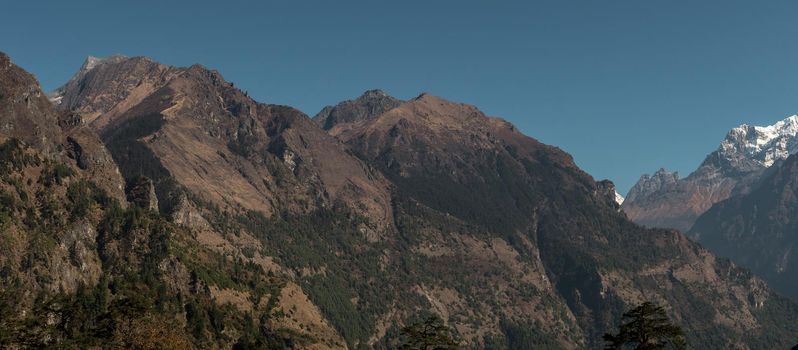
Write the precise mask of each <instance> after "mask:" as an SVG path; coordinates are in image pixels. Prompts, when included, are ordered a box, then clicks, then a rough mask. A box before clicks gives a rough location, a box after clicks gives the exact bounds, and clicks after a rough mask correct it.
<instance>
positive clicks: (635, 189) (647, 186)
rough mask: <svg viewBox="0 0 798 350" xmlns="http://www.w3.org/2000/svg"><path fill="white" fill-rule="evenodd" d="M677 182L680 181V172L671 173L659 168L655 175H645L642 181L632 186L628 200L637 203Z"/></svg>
mask: <svg viewBox="0 0 798 350" xmlns="http://www.w3.org/2000/svg"><path fill="white" fill-rule="evenodd" d="M677 181H679V172H678V171H673V172H671V171H668V170H666V169H665V168H659V170H657V171H656V172H654V174H653V175H649V174H643V175H642V176H640V180H638V181H637V183H636V184H634V186H632V188H631V189H630V190H629V193H628V194H627V195H626V200H627V201H635V200H637V199H639V198H645V197H647V196H649V195H651V194H653V193H656V192H658V191H660V190H662V189H663V188H666V187H669V186H671V185H673V184H675V183H676V182H677Z"/></svg>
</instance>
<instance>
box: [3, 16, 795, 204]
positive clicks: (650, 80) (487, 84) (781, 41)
mask: <svg viewBox="0 0 798 350" xmlns="http://www.w3.org/2000/svg"><path fill="white" fill-rule="evenodd" d="M120 3H122V2H121V1H119V2H117V1H28V0H25V1H4V2H3V3H2V4H0V50H2V51H5V52H7V53H8V54H10V55H11V56H12V59H13V60H14V61H15V62H16V63H18V64H19V65H21V66H23V67H24V68H26V69H28V70H30V71H31V72H33V73H34V74H36V76H37V77H38V78H39V79H40V81H41V83H42V85H43V86H44V88H45V89H47V90H50V89H53V88H55V87H57V86H58V85H60V84H62V83H63V82H65V81H66V80H67V79H68V78H69V77H70V76H71V74H72V73H73V72H74V71H75V70H76V69H77V68H78V67H79V66H80V64H81V63H82V62H83V60H84V58H85V57H86V56H87V55H98V56H104V55H110V54H115V53H122V54H126V55H143V56H150V57H152V58H154V59H155V60H158V61H160V62H163V63H167V64H172V65H181V66H185V65H190V64H192V63H201V64H203V65H205V66H208V67H212V68H216V69H218V70H219V71H220V72H221V73H222V74H223V75H224V76H225V77H226V78H227V79H228V80H230V81H233V82H235V83H236V86H239V87H241V88H242V89H245V90H248V92H249V93H250V95H251V96H254V97H255V98H256V99H258V100H260V101H262V102H269V103H280V104H288V105H292V106H295V107H297V108H299V109H301V110H302V111H304V112H306V113H308V114H310V115H313V114H315V113H316V112H317V111H318V110H319V109H320V108H321V107H322V106H324V105H327V104H334V103H336V102H338V101H340V100H343V99H348V98H353V97H356V96H357V95H359V94H360V93H361V92H362V91H364V90H366V89H371V88H382V89H384V90H386V91H387V92H388V93H390V94H392V95H394V96H396V97H399V98H411V97H414V96H416V95H418V94H419V93H420V92H423V91H427V92H430V93H432V94H434V95H439V96H442V97H445V98H448V99H451V100H455V101H460V102H467V103H471V104H474V105H476V106H478V107H479V108H481V109H482V110H483V111H485V112H486V113H487V114H489V115H495V116H501V117H504V118H506V119H509V120H510V121H512V122H513V123H515V124H516V125H517V126H518V127H519V128H520V129H521V130H523V131H524V132H525V133H526V134H528V135H530V136H533V137H535V138H537V139H539V140H541V141H543V142H546V143H549V144H554V145H557V146H559V147H561V148H563V149H564V150H566V151H568V152H570V153H571V154H573V156H574V157H575V159H576V161H577V163H578V164H579V165H580V166H581V167H583V168H584V169H585V170H587V171H588V172H590V173H591V174H592V175H593V176H595V177H596V178H597V179H603V178H609V179H611V180H613V181H615V182H616V184H617V185H618V187H619V189H620V190H621V192H622V193H625V192H626V190H628V188H629V187H630V186H631V185H632V184H633V183H634V182H635V181H636V180H637V178H638V177H639V176H640V174H641V173H644V172H649V173H650V172H653V171H654V170H656V169H657V168H659V167H661V166H665V167H667V168H669V169H675V170H679V171H680V172H681V173H682V174H684V175H686V174H687V173H689V172H690V171H692V170H693V169H695V168H696V166H697V165H698V164H699V163H700V162H701V161H702V160H703V158H704V156H705V155H706V154H707V153H709V152H710V151H712V150H713V149H714V148H715V147H717V145H718V143H719V142H720V140H721V139H722V138H723V136H724V135H725V133H726V131H727V130H728V129H729V128H731V127H733V126H736V125H738V124H741V123H744V122H745V123H751V124H762V123H771V122H773V121H776V120H778V119H781V118H783V117H785V116H787V115H788V114H794V113H798V96H797V95H796V83H797V82H798V25H797V24H796V20H795V18H796V15H798V2H794V1H792V2H788V1H729V0H724V1H639V0H638V1H568V0H559V1H546V2H537V1H517V2H509V1H505V2H501V3H500V1H479V2H477V1H463V0H459V1H445V0H426V1H330V0H325V1H299V0H297V1H273V2H270V1H251V2H244V1H224V2H221V1H220V2H218V3H216V2H215V3H210V2H207V1H182V2H181V1H135V2H133V1H129V2H125V4H120Z"/></svg>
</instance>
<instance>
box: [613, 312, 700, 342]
mask: <svg viewBox="0 0 798 350" xmlns="http://www.w3.org/2000/svg"><path fill="white" fill-rule="evenodd" d="M622 319H623V320H624V321H625V323H623V324H622V325H621V327H620V329H619V332H618V334H616V335H612V334H609V333H607V334H604V341H605V342H607V346H606V349H607V350H620V349H625V348H629V347H632V346H633V347H634V348H633V349H635V350H659V349H669V348H672V349H684V348H685V347H686V346H687V344H686V342H685V340H684V332H683V331H682V329H681V328H680V327H679V326H676V325H673V324H672V323H671V322H670V320H669V319H668V316H667V315H666V314H665V309H663V308H662V307H661V306H657V305H655V304H654V303H651V302H645V303H643V304H642V305H640V306H638V307H636V308H634V309H633V310H631V311H628V312H626V313H624V314H623V318H622ZM626 320H628V321H626Z"/></svg>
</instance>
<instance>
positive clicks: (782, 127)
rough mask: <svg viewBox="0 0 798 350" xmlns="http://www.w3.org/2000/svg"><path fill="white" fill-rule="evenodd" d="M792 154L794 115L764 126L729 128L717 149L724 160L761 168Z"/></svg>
mask: <svg viewBox="0 0 798 350" xmlns="http://www.w3.org/2000/svg"><path fill="white" fill-rule="evenodd" d="M796 151H798V115H792V116H789V117H787V118H785V119H783V120H780V121H778V122H776V123H774V124H772V125H767V126H753V125H748V124H743V125H740V126H738V127H736V128H733V129H731V130H730V131H729V133H728V134H727V135H726V138H725V139H724V140H723V141H722V142H721V144H720V147H718V153H719V154H720V155H722V156H723V157H725V158H728V159H732V158H739V157H743V158H749V159H751V160H754V161H756V162H757V163H759V164H761V165H762V166H764V167H770V166H771V165H773V163H775V162H777V161H781V160H784V159H787V157H788V156H789V155H790V154H793V153H796Z"/></svg>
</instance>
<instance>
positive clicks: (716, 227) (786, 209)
mask: <svg viewBox="0 0 798 350" xmlns="http://www.w3.org/2000/svg"><path fill="white" fill-rule="evenodd" d="M796 152H798V116H790V117H787V118H785V119H784V120H781V121H778V122H776V123H774V124H773V125H769V126H764V127H762V126H750V125H741V126H739V127H736V128H733V129H732V130H731V131H729V133H728V134H727V136H726V138H725V139H724V140H723V141H722V142H721V144H720V146H719V147H718V149H717V150H716V151H714V152H712V153H711V154H710V155H709V156H707V158H706V160H705V161H704V162H703V163H702V164H701V166H700V167H699V168H698V170H696V171H695V172H693V173H692V174H690V175H689V176H688V177H686V178H679V176H678V174H677V173H671V172H668V171H667V170H664V169H660V170H658V171H657V172H656V173H654V175H643V176H642V177H641V178H640V181H638V183H637V184H636V185H635V186H634V187H633V188H632V189H631V190H630V192H629V194H628V195H627V201H626V202H624V204H623V209H624V211H625V212H626V213H627V214H628V215H629V217H630V218H631V219H632V220H634V221H636V222H638V223H640V224H643V225H647V226H652V227H673V228H678V229H681V230H684V231H685V232H688V233H689V235H690V236H691V237H692V238H693V239H695V240H697V241H698V242H700V243H701V244H703V245H704V246H706V247H708V248H709V249H710V250H712V251H713V252H715V253H716V254H718V255H720V256H724V257H728V258H731V259H732V260H733V261H734V262H736V263H737V264H740V265H742V266H744V267H747V268H750V269H752V270H753V271H754V272H756V273H757V274H758V275H760V276H762V277H764V278H765V279H766V280H767V281H768V283H770V284H771V285H772V286H773V287H774V288H775V289H777V290H778V291H779V292H781V293H783V294H784V295H788V296H790V297H793V298H796V297H798V294H796V291H797V290H798V288H797V287H798V274H796V272H797V271H798V267H797V266H796V265H795V264H796V261H795V258H793V253H792V251H793V249H794V248H793V247H795V245H796V242H797V240H798V231H796V228H795V227H793V226H792V224H791V222H792V220H793V218H794V217H795V216H796V213H798V206H796V203H794V202H793V200H792V197H791V194H792V193H793V191H795V186H794V182H793V178H794V176H795V175H794V169H793V168H794V166H795V165H794V164H793V163H795V161H796V160H795V159H793V158H795V157H794V156H792V155H794V154H795V153H796Z"/></svg>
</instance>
